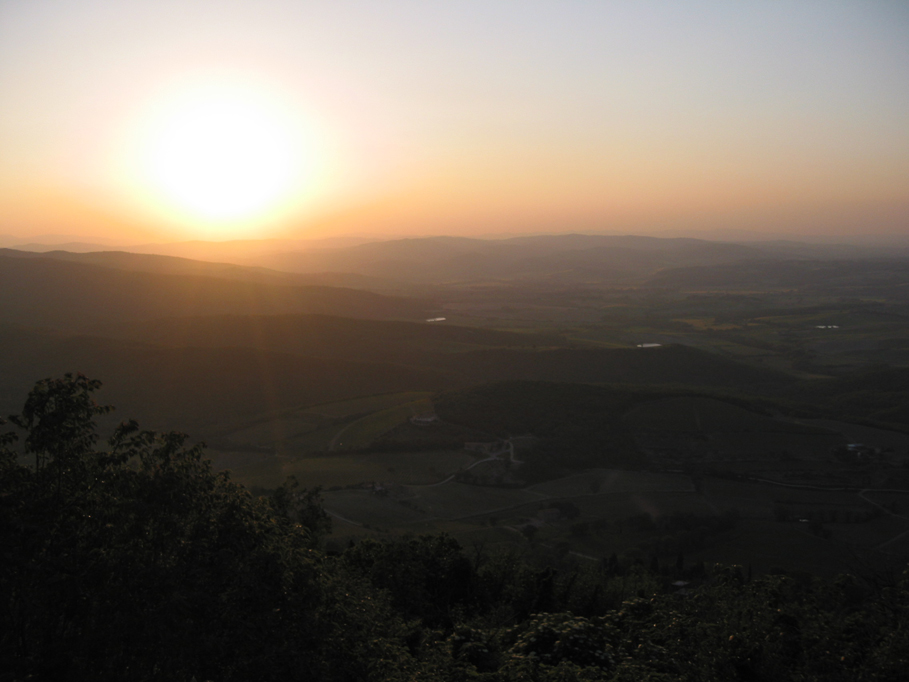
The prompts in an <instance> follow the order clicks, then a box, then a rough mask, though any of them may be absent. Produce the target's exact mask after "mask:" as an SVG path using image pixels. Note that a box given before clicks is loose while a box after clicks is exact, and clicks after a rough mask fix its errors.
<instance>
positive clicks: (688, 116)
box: [0, 0, 909, 244]
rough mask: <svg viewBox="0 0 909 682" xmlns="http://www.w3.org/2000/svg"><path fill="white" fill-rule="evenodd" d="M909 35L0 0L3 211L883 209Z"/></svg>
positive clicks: (798, 13)
mask: <svg viewBox="0 0 909 682" xmlns="http://www.w3.org/2000/svg"><path fill="white" fill-rule="evenodd" d="M907 57H909V10H907V8H906V6H905V5H902V4H901V3H889V2H833V1H829V2H803V3H797V4H795V3H765V2H740V3H725V2H703V3H670V2H646V1H642V2H640V3H625V2H612V3H610V2H603V3H585V2H563V3H552V2H535V1H530V0H525V1H523V2H517V1H514V2H504V1H503V2H497V3H485V2H470V1H465V2H459V3H448V4H445V5H442V4H436V3H423V2H415V1H414V2H400V1H390V2H388V3H367V2H353V3H346V4H338V3H321V4H312V3H298V2H290V1H287V2H283V1H277V0H261V1H260V2H255V3H253V2H243V1H240V0H226V1H223V2H210V1H208V0H204V1H200V2H194V3H183V2H174V1H171V0H157V1H155V2H151V1H147V2H146V1H138V0H137V1H136V2H130V3H120V2H113V1H102V0H83V1H81V2H79V3H66V2H40V3H36V2H28V1H26V0H21V1H16V0H0V92H2V93H3V96H2V99H0V234H6V235H15V236H17V237H22V238H27V237H29V236H36V235H41V234H47V233H55V234H67V235H78V236H80V237H83V238H86V239H92V238H95V239H99V240H101V239H103V240H108V241H113V242H119V243H124V244H128V243H136V242H149V241H166V240H179V239H197V238H204V239H231V238H241V237H242V238H247V237H260V236H261V237H271V236H282V237H286V236H290V237H324V236H332V235H340V234H381V235H389V236H391V235H405V234H442V233H444V234H463V235H471V234H484V233H503V232H513V233H527V232H535V231H545V232H552V231H568V230H576V231H619V232H638V233H647V232H666V231H678V232H680V233H685V232H686V231H697V230H714V229H747V230H756V231H765V232H767V233H774V234H778V233H780V232H791V233H792V235H793V236H798V235H799V234H822V233H830V234H840V235H845V236H854V235H856V234H863V233H893V234H907V233H909V125H907V124H906V123H907V119H906V112H907V111H909V58H907ZM215 86H217V87H221V86H224V88H226V91H227V92H228V93H229V97H228V99H227V100H225V101H228V104H223V105H222V104H220V103H219V104H217V106H218V107H221V108H220V109H216V110H217V111H223V112H224V113H223V115H221V114H214V115H210V114H206V115H208V116H209V119H206V122H205V123H203V125H202V126H201V127H199V126H198V125H197V127H195V128H193V127H191V126H188V124H187V121H192V120H195V119H192V117H191V114H192V111H191V106H190V104H187V102H190V103H191V102H192V101H196V100H199V101H202V105H201V107H202V110H205V111H208V110H210V109H212V107H210V106H209V107H208V108H206V106H207V105H205V101H206V100H205V98H206V97H207V95H205V93H207V92H209V90H211V89H212V88H213V87H215ZM200 93H201V94H200ZM193 97H195V100H193ZM231 97H233V98H234V99H235V100H237V101H239V102H241V104H240V109H243V107H246V105H247V104H248V105H249V107H252V108H251V109H250V111H253V113H252V114H250V117H251V118H250V117H247V118H249V120H250V123H249V128H248V129H245V128H244V125H246V124H245V121H246V120H247V119H246V118H242V116H240V115H239V114H237V113H236V111H233V109H231V107H232V105H231V104H230V101H232V100H230V98H231ZM211 101H217V102H220V101H221V100H211ZM197 109H198V107H197ZM162 112H164V113H162ZM168 112H169V113H168ZM187 112H189V113H187ZM256 112H261V113H256ZM240 113H241V114H243V111H241V112H240ZM243 115H244V116H245V114H243ZM167 116H170V117H171V118H169V119H168V118H167ZM232 116H233V118H232ZM257 117H259V118H257ZM208 120H211V126H212V129H209V126H208V123H207V121H208ZM232 121H238V123H237V124H236V125H234V123H232ZM174 122H176V123H174ZM218 125H220V126H222V128H224V130H223V131H221V130H220V129H218V128H217V126H218ZM168 126H170V127H168ZM175 126H176V127H175ZM181 126H182V127H181ZM232 126H233V127H232ZM162 130H164V131H172V130H178V133H179V135H182V137H179V136H178V137H176V138H173V136H172V138H173V139H177V140H178V141H179V144H176V143H173V139H171V146H172V147H173V148H174V149H176V152H174V154H172V155H171V157H168V160H167V164H165V165H164V168H165V170H164V171H161V172H159V173H158V176H156V177H157V178H158V185H155V180H154V178H152V173H151V172H150V171H149V168H150V166H151V164H152V160H153V159H154V158H158V157H160V156H161V154H158V151H156V150H160V148H161V146H162V145H165V144H166V143H167V139H165V138H166V136H165V135H164V134H163V133H161V132H160V131H162ZM212 130H215V133H212V135H214V137H212V140H214V142H210V143H209V144H210V146H209V147H205V148H204V149H209V150H212V151H211V152H210V154H209V155H210V156H217V157H218V158H217V159H216V161H215V162H214V165H209V166H206V165H205V160H204V159H203V161H202V162H199V163H198V164H197V161H198V160H197V159H194V158H193V157H191V156H181V154H183V153H184V150H185V149H186V148H189V147H192V146H193V144H194V143H195V142H196V141H197V140H198V139H199V138H200V137H205V136H206V135H208V134H209V133H211V131H212ZM276 130H277V131H278V133H275V135H278V137H275V135H272V133H273V132H274V131H276ZM187 131H188V132H187ZM266 133H268V135H272V136H271V137H267V135H266ZM168 134H170V133H168ZM218 135H220V136H221V137H218ZM221 138H224V140H225V145H226V146H225V149H226V150H227V151H225V152H224V153H223V154H222V151H223V150H222V149H221V146H220V144H219V141H220V139H221ZM162 140H164V141H162ZM261 140H266V141H265V142H260V141H261ZM268 140H271V142H269V141H268ZM271 143H274V146H275V149H276V150H277V151H274V152H273V153H272V156H271V157H268V156H262V155H259V156H257V155H256V154H257V149H258V148H257V147H255V145H256V144H262V145H267V144H271ZM211 145H214V146H211ZM229 145H232V146H229ZM244 145H245V146H244ZM244 150H245V151H244ZM282 150H292V154H291V155H292V156H293V159H292V160H293V163H290V162H288V163H289V164H290V165H288V169H289V170H287V171H286V173H284V175H280V174H275V177H274V178H272V177H271V175H269V173H272V171H274V168H275V167H277V166H278V165H280V164H281V163H284V162H285V161H287V158H290V157H287V158H285V157H286V156H287V155H285V156H281V154H283V151H282ZM190 151H191V150H189V151H186V152H185V153H186V154H187V155H188V154H189V153H190ZM241 152H242V153H245V154H247V155H248V156H247V157H242V162H240V161H237V163H238V164H239V166H238V173H240V174H239V175H237V174H233V175H231V174H230V173H227V171H231V168H230V164H231V163H233V162H235V161H236V159H240V158H241V157H240V156H238V155H239V154H241ZM290 153H291V152H288V154H290ZM156 155H157V156H156ZM270 159H276V160H275V161H270ZM194 164H197V165H194ZM255 164H259V166H258V167H257V168H256V169H254V170H250V167H251V166H253V165H255ZM159 165H160V164H159ZM285 165H286V164H285ZM291 166H293V168H291ZM187 169H188V170H187ZM159 170H160V169H159ZM222 171H224V173H222ZM241 171H242V172H250V173H251V175H250V176H248V179H245V178H247V176H244V175H243V174H242V172H241ZM219 174H221V175H223V176H224V177H225V178H227V180H225V182H228V181H230V182H233V183H234V184H233V185H229V186H226V187H225V188H219V186H217V184H216V183H215V186H214V187H212V186H211V185H212V182H215V180H218V178H220V177H221V175H219ZM150 178H151V179H150ZM162 178H163V179H162ZM205 178H209V179H210V178H214V180H212V181H211V182H209V183H208V184H206V185H200V182H201V180H202V179H205ZM237 183H240V184H237ZM253 183H259V184H260V185H261V188H260V189H261V190H262V191H261V192H260V193H259V194H260V195H261V197H265V198H264V199H262V201H264V202H265V203H264V204H263V205H262V206H260V207H258V208H256V209H255V210H252V209H250V211H251V212H250V211H247V213H245V214H243V215H233V214H231V213H230V211H228V210H225V211H220V210H218V209H219V204H218V202H219V201H223V202H226V203H225V206H226V207H227V208H228V209H229V208H230V207H231V206H233V205H234V204H236V206H240V207H244V206H247V205H252V203H251V202H253V199H255V200H256V201H258V200H259V198H257V197H259V195H256V196H255V197H253V198H252V199H250V200H249V201H245V203H244V200H245V198H244V196H242V195H243V192H244V188H245V187H249V186H251V185H252V184H253ZM269 183H271V184H269ZM159 185H160V186H159ZM272 185H273V186H274V187H272ZM162 187H164V189H162ZM274 188H276V189H274ZM272 189H274V191H271V190H272ZM200 192H202V193H205V192H207V194H205V195H204V196H201V195H199V193H200ZM219 192H220V194H219ZM272 195H274V196H272ZM219 197H221V198H220V199H219ZM181 201H182V202H183V203H181ZM187 202H188V203H187ZM199 206H201V207H202V210H203V212H202V213H199V212H198V211H197V210H196V209H198V208H199ZM238 210H239V209H238ZM244 210H245V209H244ZM205 211H208V213H205ZM212 216H214V217H212Z"/></svg>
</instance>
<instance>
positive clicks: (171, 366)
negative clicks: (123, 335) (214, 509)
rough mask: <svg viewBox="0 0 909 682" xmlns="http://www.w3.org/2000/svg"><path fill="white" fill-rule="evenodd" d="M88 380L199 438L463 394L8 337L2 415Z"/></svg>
mask: <svg viewBox="0 0 909 682" xmlns="http://www.w3.org/2000/svg"><path fill="white" fill-rule="evenodd" d="M66 372H81V373H83V374H85V375H87V376H90V377H92V378H95V379H99V380H101V381H102V382H103V384H104V389H103V390H102V392H101V394H100V397H101V400H102V401H104V402H109V403H113V404H116V405H118V407H120V408H122V409H121V411H120V412H119V413H118V414H117V415H115V418H116V420H119V419H122V418H124V417H125V415H130V416H134V417H136V418H138V419H140V420H141V421H142V423H143V424H144V425H146V426H148V427H151V428H158V429H177V430H181V431H183V430H189V431H192V432H193V434H194V435H195V436H197V437H199V438H206V437H209V436H210V435H211V433H212V432H214V431H218V430H220V429H224V428H228V427H232V426H233V427H235V426H236V424H237V423H239V422H242V421H246V420H248V419H249V418H251V417H252V416H254V415H259V414H265V413H270V412H275V411H280V410H286V409H290V408H296V407H299V406H303V405H309V404H314V403H321V402H329V401H335V400H342V399H345V398H351V397H356V396H363V395H371V394H376V393H389V392H395V391H410V390H417V391H435V390H439V389H444V388H448V387H452V386H455V385H457V382H456V381H455V380H454V379H453V378H451V377H448V376H445V375H442V374H440V373H438V372H434V371H432V370H428V369H419V368H412V367H402V366H398V365H390V364H379V363H366V362H352V361H345V360H326V359H315V358H307V357H301V356H298V355H290V354H284V353H277V352H270V351H262V350H255V349H249V348H220V349H212V348H207V349H200V348H165V347H162V346H155V345H151V344H147V343H139V342H131V341H116V340H112V339H102V338H95V337H87V336H72V335H65V334H52V333H40V332H35V331H30V330H23V329H15V328H10V327H2V328H0V405H2V410H3V412H2V413H3V414H9V413H10V412H11V411H12V410H13V409H14V408H15V407H16V404H15V403H16V402H17V401H18V400H19V396H21V395H22V393H23V391H28V389H29V387H30V386H31V385H33V384H34V381H35V378H36V377H48V376H61V375H62V374H64V373H66Z"/></svg>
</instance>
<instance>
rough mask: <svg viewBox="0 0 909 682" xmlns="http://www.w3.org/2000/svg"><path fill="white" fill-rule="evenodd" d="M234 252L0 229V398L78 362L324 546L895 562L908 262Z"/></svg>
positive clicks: (694, 254)
mask: <svg viewBox="0 0 909 682" xmlns="http://www.w3.org/2000/svg"><path fill="white" fill-rule="evenodd" d="M254 258H255V259H256V262H255V263H252V262H233V263H216V262H209V261H204V260H192V259H189V258H180V257H175V256H166V255H153V254H130V253H123V252H97V253H72V252H67V251H49V252H44V253H33V252H26V251H14V250H9V249H7V250H3V251H2V252H0V280H2V281H3V282H5V283H6V285H7V287H6V288H7V291H9V293H10V295H9V296H7V297H6V298H5V300H4V303H3V304H0V347H2V349H3V353H2V354H0V370H2V371H0V403H2V405H3V410H4V411H5V412H6V413H11V412H13V411H14V410H15V409H17V405H18V404H19V402H20V401H21V396H22V395H24V394H25V393H26V392H27V391H28V389H29V387H30V385H31V384H32V383H33V382H34V380H35V379H37V378H41V377H44V376H59V375H61V374H63V373H64V372H67V371H78V372H82V373H84V374H86V375H87V376H91V377H93V378H98V379H100V380H101V381H102V382H103V384H104V388H103V389H102V391H101V392H100V393H99V399H100V400H102V401H105V402H109V403H111V404H115V405H116V406H117V408H118V409H117V412H116V413H112V414H110V415H107V416H105V417H103V418H102V423H104V424H108V425H111V426H112V425H114V424H116V423H117V422H118V421H119V420H121V419H123V418H125V417H134V418H136V419H138V420H139V422H140V423H141V424H142V426H143V427H145V428H152V429H156V430H179V431H185V432H188V433H190V434H191V437H192V438H193V440H194V441H195V442H204V443H206V445H207V451H206V452H207V454H206V456H207V457H209V458H210V459H211V460H212V463H213V466H214V467H215V469H216V470H219V471H229V472H230V475H231V477H232V479H233V480H235V481H237V482H240V483H242V484H244V485H246V486H247V487H249V488H250V489H251V490H253V491H260V492H265V491H268V490H272V489H275V488H277V487H278V486H280V485H281V484H282V483H283V482H284V480H285V479H286V478H287V477H289V476H293V477H294V478H295V479H296V480H297V481H298V482H299V483H300V484H301V485H302V486H304V487H306V488H310V489H312V488H316V487H319V488H321V490H322V497H323V502H324V506H325V509H326V511H327V512H328V513H329V514H330V515H331V517H332V519H333V522H334V530H333V533H332V535H331V536H330V538H329V540H328V542H329V545H330V546H337V547H342V546H344V544H345V543H347V542H348V541H349V540H350V539H352V538H360V537H364V536H378V537H388V536H400V535H406V534H420V533H427V532H446V533H449V534H451V535H453V536H454V537H455V538H457V539H458V540H459V541H460V542H461V543H462V545H464V546H465V547H470V546H477V547H480V546H482V547H485V548H488V549H495V550H496V551H518V552H522V553H525V554H527V555H528V556H530V557H534V558H535V559H534V560H538V561H543V562H550V563H552V562H555V563H560V562H566V561H568V562H570V561H590V560H604V559H606V558H608V557H609V556H612V555H614V554H617V555H620V556H624V557H626V558H628V559H631V560H636V561H641V562H644V563H652V562H654V561H655V562H658V563H659V562H675V561H683V562H689V563H691V562H695V563H697V562H705V563H708V564H709V563H712V562H722V563H738V564H742V565H747V566H750V567H752V568H753V570H755V571H760V572H766V571H770V570H773V569H777V568H782V569H786V570H804V571H810V572H813V573H818V574H825V575H828V574H829V575H832V574H834V573H837V572H842V571H859V572H860V571H867V570H871V569H869V568H868V567H874V570H883V569H882V567H886V566H890V565H896V564H897V563H899V562H900V561H905V557H907V556H909V533H907V531H909V515H906V512H905V511H904V510H905V509H909V506H907V505H909V407H906V406H907V405H909V300H907V299H906V293H905V292H906V291H907V290H909V289H907V287H909V265H907V264H909V259H904V257H903V256H902V255H900V254H896V255H892V256H891V257H889V258H884V257H883V256H882V254H880V253H869V252H862V251H860V250H859V249H857V248H856V249H854V250H853V251H852V252H850V251H849V249H848V248H846V247H843V248H839V249H834V248H832V247H820V246H817V247H812V246H810V245H801V246H796V245H794V244H770V243H767V244H764V243H758V244H750V245H743V244H720V243H711V242H705V241H701V240H691V239H685V240H672V239H655V238H636V237H626V238H617V237H597V236H590V235H563V236H559V237H535V238H521V239H512V240H498V241H497V240H485V241H484V240H466V239H447V238H430V239H424V240H413V239H412V240H401V241H398V242H394V241H393V242H372V243H367V244H362V245H358V246H353V247H345V248H336V249H322V250H318V249H317V250H314V251H312V252H310V253H299V254H296V253H294V252H282V253H281V254H277V253H276V254H274V255H272V256H268V255H267V254H265V255H263V253H262V252H258V255H256V256H255V257H254ZM237 260H238V261H242V259H237ZM327 282H332V283H333V284H327ZM339 283H340V284H342V285H343V286H341V287H338V286H336V285H337V284H339ZM354 285H356V286H354ZM430 320H431V321H430Z"/></svg>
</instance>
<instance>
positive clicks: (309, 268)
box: [246, 234, 772, 284]
mask: <svg viewBox="0 0 909 682" xmlns="http://www.w3.org/2000/svg"><path fill="white" fill-rule="evenodd" d="M767 257H768V254H767V253H765V252H763V251H761V250H760V249H758V248H754V247H751V246H743V245H739V244H724V243H717V242H708V241H703V240H698V239H660V238H655V237H631V236H628V237H620V236H605V235H580V234H569V235H558V236H537V237H519V238H513V239H488V240H486V239H468V238H464V237H428V238H421V239H400V240H391V241H384V242H370V243H367V244H360V245H358V246H353V247H348V248H336V249H320V250H311V251H305V252H293V251H289V252H288V251H285V252H277V253H272V254H260V255H257V256H255V257H253V258H250V259H249V260H248V261H246V262H247V263H248V264H250V265H253V264H254V265H263V266H266V267H269V268H274V269H277V270H286V271H288V272H325V271H331V272H356V273H360V274H366V275H370V276H373V277H381V278H391V279H395V280H408V281H420V282H432V283H437V284H438V283H445V282H463V281H472V280H484V279H503V278H505V279H508V278H519V279H528V278H529V279H538V278H541V277H542V278H546V277H549V276H550V275H552V274H553V273H560V274H561V275H562V276H563V277H565V276H566V273H574V275H576V276H577V277H579V278H586V277H590V276H595V277H597V278H605V279H606V280H610V279H615V278H619V279H627V278H628V277H640V276H645V275H647V274H650V273H653V272H655V271H656V270H658V269H661V268H664V267H680V266H692V265H713V264H717V263H732V262H737V261H739V260H742V259H755V258H767ZM771 257H772V256H771Z"/></svg>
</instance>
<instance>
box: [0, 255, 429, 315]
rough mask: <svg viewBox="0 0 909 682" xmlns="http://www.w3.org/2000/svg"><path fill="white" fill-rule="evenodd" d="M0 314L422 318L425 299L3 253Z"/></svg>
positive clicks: (0, 277) (0, 271)
mask: <svg viewBox="0 0 909 682" xmlns="http://www.w3.org/2000/svg"><path fill="white" fill-rule="evenodd" d="M0 289H2V291H3V292H4V296H3V297H2V298H0V320H2V321H3V322H6V323H16V324H24V325H29V326H35V327H50V328H57V329H69V330H79V331H95V330H97V329H98V328H99V327H104V326H105V325H107V326H110V325H112V324H113V325H114V326H116V325H118V324H121V323H122V322H124V321H129V320H140V319H153V318H159V317H174V316H193V315H200V314H209V315H210V314H278V313H331V314H341V315H345V316H349V317H364V318H373V319H376V318H378V319H383V318H384V319H389V318H390V319H420V318H422V317H424V316H425V315H426V310H427V302H426V301H425V300H424V301H420V300H415V299H406V298H398V297H390V296H383V295H380V294H376V293H372V292H366V291H359V290H355V289H344V288H338V287H324V286H289V285H279V284H273V283H266V282H262V281H256V280H255V279H248V280H245V281H244V280H240V279H236V278H232V279H225V278H223V277H214V276H209V275H199V274H172V273H162V272H143V271H136V270H123V269H117V268H112V267H105V266H101V265H95V264H88V263H78V262H70V261H65V260H60V259H55V258H43V257H42V258H36V257H20V256H14V257H11V256H9V255H7V254H2V253H0Z"/></svg>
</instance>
